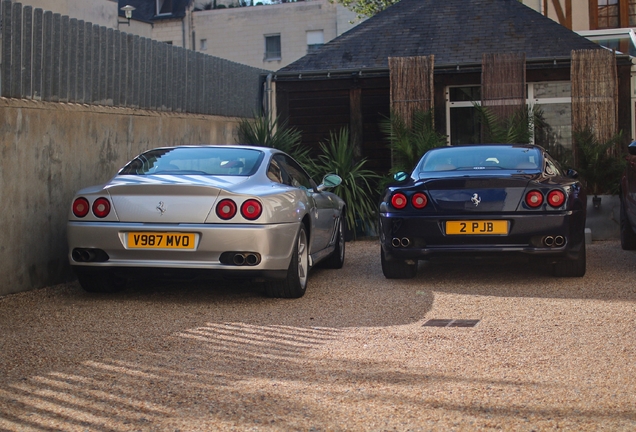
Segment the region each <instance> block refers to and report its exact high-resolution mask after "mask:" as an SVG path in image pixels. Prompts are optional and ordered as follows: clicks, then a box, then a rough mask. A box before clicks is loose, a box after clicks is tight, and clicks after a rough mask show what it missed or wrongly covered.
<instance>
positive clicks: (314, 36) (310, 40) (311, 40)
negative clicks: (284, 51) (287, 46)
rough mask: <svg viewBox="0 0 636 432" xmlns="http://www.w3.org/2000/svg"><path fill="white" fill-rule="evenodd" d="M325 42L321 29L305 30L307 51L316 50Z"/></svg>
mask: <svg viewBox="0 0 636 432" xmlns="http://www.w3.org/2000/svg"><path fill="white" fill-rule="evenodd" d="M324 44H325V35H324V32H323V31H322V30H309V31H308V32H307V53H310V52H312V51H315V50H317V49H318V48H320V47H321V46H323V45H324Z"/></svg>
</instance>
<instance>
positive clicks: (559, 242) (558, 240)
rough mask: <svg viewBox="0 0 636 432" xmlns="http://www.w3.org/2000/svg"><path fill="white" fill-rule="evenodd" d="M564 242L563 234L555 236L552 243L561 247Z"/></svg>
mask: <svg viewBox="0 0 636 432" xmlns="http://www.w3.org/2000/svg"><path fill="white" fill-rule="evenodd" d="M564 244H565V237H563V236H556V237H555V238H554V245H555V246H557V247H561V246H563V245H564Z"/></svg>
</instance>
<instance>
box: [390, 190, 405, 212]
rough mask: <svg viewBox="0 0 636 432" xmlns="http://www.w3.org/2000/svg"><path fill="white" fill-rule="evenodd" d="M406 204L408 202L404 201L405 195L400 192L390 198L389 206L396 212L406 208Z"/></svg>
mask: <svg viewBox="0 0 636 432" xmlns="http://www.w3.org/2000/svg"><path fill="white" fill-rule="evenodd" d="M407 203H408V200H407V199H406V195H404V194H403V193H401V192H398V193H396V194H394V195H393V196H392V197H391V205H392V206H393V207H395V208H396V209H398V210H401V209H403V208H404V207H406V204H407Z"/></svg>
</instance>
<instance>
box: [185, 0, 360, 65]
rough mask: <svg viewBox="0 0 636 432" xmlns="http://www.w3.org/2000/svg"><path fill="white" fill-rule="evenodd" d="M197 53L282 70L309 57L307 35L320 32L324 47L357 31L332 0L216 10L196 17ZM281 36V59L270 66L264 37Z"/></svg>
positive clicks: (350, 14) (350, 16)
mask: <svg viewBox="0 0 636 432" xmlns="http://www.w3.org/2000/svg"><path fill="white" fill-rule="evenodd" d="M192 16H193V21H194V24H193V31H194V32H195V34H196V37H195V38H196V47H195V48H196V50H197V51H201V49H200V41H201V39H206V40H207V49H206V50H205V51H201V52H203V53H205V54H209V55H212V56H216V57H221V58H224V59H227V60H232V61H235V62H237V63H242V64H245V65H249V66H252V67H257V68H262V69H267V70H272V71H274V70H278V69H280V68H282V67H284V66H287V65H288V64H289V63H291V62H293V61H296V60H298V59H299V58H301V57H303V56H304V55H305V54H307V31H310V30H322V31H323V37H324V42H325V43H327V42H328V41H330V40H332V39H334V38H335V37H336V36H339V35H340V34H342V33H344V32H345V31H347V30H349V29H351V28H352V27H354V25H355V24H350V23H349V21H350V20H355V18H356V16H355V14H354V13H353V12H351V11H349V10H348V9H345V8H343V7H342V6H340V5H337V4H333V3H331V2H329V0H314V1H304V2H294V3H282V4H276V5H263V6H250V7H242V8H231V9H215V10H206V11H197V12H193V13H192ZM276 34H280V39H281V59H280V60H274V61H266V60H265V59H264V56H265V35H276Z"/></svg>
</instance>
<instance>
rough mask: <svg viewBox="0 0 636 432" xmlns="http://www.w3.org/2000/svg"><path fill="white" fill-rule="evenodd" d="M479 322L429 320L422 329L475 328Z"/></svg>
mask: <svg viewBox="0 0 636 432" xmlns="http://www.w3.org/2000/svg"><path fill="white" fill-rule="evenodd" d="M478 322H479V320H467V319H430V320H428V321H426V322H425V323H424V324H423V325H422V327H475V326H476V325H477V323H478Z"/></svg>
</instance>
